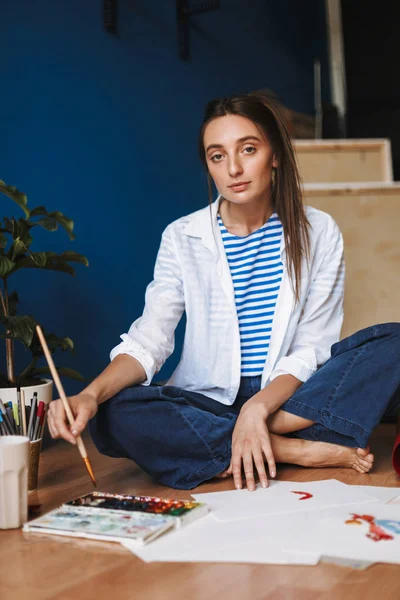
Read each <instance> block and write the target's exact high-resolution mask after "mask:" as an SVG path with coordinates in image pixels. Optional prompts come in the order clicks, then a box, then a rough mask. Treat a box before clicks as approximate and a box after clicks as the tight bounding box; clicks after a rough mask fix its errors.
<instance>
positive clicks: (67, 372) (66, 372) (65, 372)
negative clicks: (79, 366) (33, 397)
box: [31, 367, 85, 381]
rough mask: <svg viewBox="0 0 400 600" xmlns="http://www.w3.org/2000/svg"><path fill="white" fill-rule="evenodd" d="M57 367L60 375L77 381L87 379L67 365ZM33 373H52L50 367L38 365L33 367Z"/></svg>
mask: <svg viewBox="0 0 400 600" xmlns="http://www.w3.org/2000/svg"><path fill="white" fill-rule="evenodd" d="M56 369H57V373H58V374H59V376H60V377H70V378H71V379H75V380H76V381H85V378H84V377H83V376H82V375H81V374H80V373H78V371H75V370H74V369H69V368H67V367H56ZM31 373H32V375H51V372H50V369H49V367H37V368H35V369H32V372H31Z"/></svg>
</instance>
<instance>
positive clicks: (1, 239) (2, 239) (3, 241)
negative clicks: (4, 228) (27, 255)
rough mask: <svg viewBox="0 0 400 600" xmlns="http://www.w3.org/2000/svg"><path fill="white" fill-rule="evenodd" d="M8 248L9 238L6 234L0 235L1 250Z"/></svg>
mask: <svg viewBox="0 0 400 600" xmlns="http://www.w3.org/2000/svg"><path fill="white" fill-rule="evenodd" d="M6 246H7V238H6V236H5V235H4V233H0V248H5V247H6Z"/></svg>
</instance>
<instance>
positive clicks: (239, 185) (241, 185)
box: [229, 181, 250, 192]
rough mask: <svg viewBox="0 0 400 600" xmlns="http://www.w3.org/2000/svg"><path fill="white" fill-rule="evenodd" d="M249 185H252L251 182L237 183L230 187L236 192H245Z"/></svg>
mask: <svg viewBox="0 0 400 600" xmlns="http://www.w3.org/2000/svg"><path fill="white" fill-rule="evenodd" d="M249 184H250V181H238V182H237V183H233V184H232V185H230V186H229V187H230V188H231V190H233V191H234V192H243V191H244V190H245V189H246V188H247V186H248V185H249Z"/></svg>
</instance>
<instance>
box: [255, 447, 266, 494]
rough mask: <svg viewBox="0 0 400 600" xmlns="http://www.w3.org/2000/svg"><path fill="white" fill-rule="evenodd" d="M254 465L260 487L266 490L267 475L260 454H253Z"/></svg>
mask: <svg viewBox="0 0 400 600" xmlns="http://www.w3.org/2000/svg"><path fill="white" fill-rule="evenodd" d="M254 464H255V466H256V469H257V472H258V478H259V480H260V483H261V487H263V488H267V487H268V477H267V473H266V472H265V465H264V458H263V455H262V453H261V452H256V453H254Z"/></svg>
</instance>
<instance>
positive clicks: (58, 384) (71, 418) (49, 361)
mask: <svg viewBox="0 0 400 600" xmlns="http://www.w3.org/2000/svg"><path fill="white" fill-rule="evenodd" d="M36 331H37V334H38V336H39V340H40V343H41V344H42V348H43V352H44V355H45V357H46V360H47V364H48V365H49V369H50V372H51V375H52V377H53V379H54V383H55V384H56V388H57V391H58V394H59V396H60V398H61V400H62V403H63V406H64V410H65V413H66V415H67V419H68V422H69V424H70V425H72V424H73V422H74V415H73V414H72V411H71V407H70V405H69V403H68V398H67V396H66V395H65V392H64V388H63V386H62V384H61V381H60V378H59V376H58V373H57V370H56V367H55V366H54V362H53V359H52V357H51V354H50V351H49V348H48V346H47V342H46V340H45V337H44V335H43V332H42V330H41V328H40V326H39V325H36ZM76 445H77V446H78V449H79V452H80V453H81V456H82V458H83V461H84V463H85V466H86V469H87V471H88V473H89V475H90V479H91V480H92V483H93V485H94V486H95V487H96V479H95V477H94V473H93V469H92V465H91V464H90V460H89V458H88V455H87V452H86V448H85V444H84V443H83V440H82V438H81V436H80V435H78V436H77V438H76Z"/></svg>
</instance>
